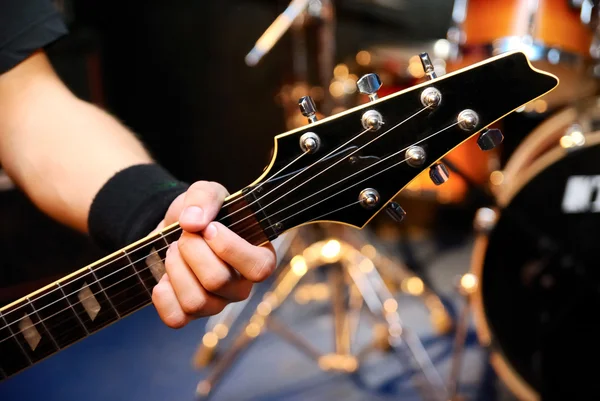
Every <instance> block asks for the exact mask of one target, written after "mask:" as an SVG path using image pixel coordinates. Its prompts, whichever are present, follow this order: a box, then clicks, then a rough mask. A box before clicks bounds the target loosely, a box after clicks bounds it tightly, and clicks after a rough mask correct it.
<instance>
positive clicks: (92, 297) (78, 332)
mask: <svg viewBox="0 0 600 401" xmlns="http://www.w3.org/2000/svg"><path fill="white" fill-rule="evenodd" d="M226 205H227V206H225V207H223V208H222V209H221V212H220V213H219V216H218V217H217V220H218V219H219V218H222V217H224V216H228V215H231V214H232V213H233V212H235V211H238V212H237V213H235V214H233V215H231V217H227V218H226V219H225V221H223V223H224V224H225V225H232V224H233V223H235V222H236V221H237V222H239V224H235V225H233V227H232V230H233V231H235V232H237V233H238V234H239V235H241V236H242V237H244V238H245V239H247V240H248V241H249V242H251V243H253V244H256V245H259V244H262V243H264V242H266V241H267V238H266V236H265V235H264V233H263V231H262V228H261V226H260V224H257V220H256V219H255V218H254V214H253V212H252V210H251V208H249V207H248V208H244V206H246V205H247V202H246V201H245V200H244V198H243V197H241V196H238V197H237V198H235V199H234V200H229V201H228V202H227V203H226ZM241 209H243V210H241ZM240 220H243V221H240ZM180 235H181V229H180V227H179V225H177V224H176V225H173V226H170V227H168V228H166V229H165V230H163V231H162V232H159V233H156V234H154V235H152V236H149V237H147V238H145V239H143V240H141V241H138V242H137V243H135V244H132V245H130V246H128V247H126V248H124V249H122V250H120V251H117V252H115V253H113V254H111V255H110V256H108V257H106V258H104V259H102V260H100V261H98V262H96V263H94V264H92V265H90V266H87V267H85V268H83V269H81V270H78V271H76V272H75V273H73V274H71V275H69V276H67V277H65V278H63V279H61V280H59V281H57V282H55V283H52V284H50V285H48V286H46V287H44V288H43V289H41V290H39V291H36V292H34V293H32V294H30V295H28V296H26V297H24V298H21V299H20V300H18V301H16V302H14V303H12V304H10V305H8V306H6V307H4V308H2V309H0V381H1V380H4V379H6V378H8V377H10V376H12V375H14V374H16V373H18V372H20V371H21V370H23V369H25V368H28V367H30V366H32V365H34V364H35V363H37V362H39V361H41V360H42V359H45V358H47V357H49V356H51V355H53V354H55V353H57V352H58V351H60V350H62V349H64V348H66V347H68V346H70V345H72V344H73V343H75V342H77V341H79V340H81V339H83V338H85V337H87V336H89V335H90V334H93V333H95V332H96V331H98V330H101V329H103V328H105V327H107V326H108V325H110V324H112V323H114V322H116V321H117V320H119V319H121V318H123V317H125V316H127V315H129V314H131V313H132V312H135V311H137V310H139V309H141V308H142V307H144V306H146V305H148V304H150V303H151V300H152V289H153V287H154V286H155V285H156V284H157V283H158V281H159V280H160V278H161V277H162V275H163V274H164V272H165V266H164V263H163V261H164V259H165V256H166V251H167V248H168V246H169V244H171V243H172V242H173V241H176V240H177V239H178V238H179V236H180Z"/></svg>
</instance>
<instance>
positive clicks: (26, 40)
mask: <svg viewBox="0 0 600 401" xmlns="http://www.w3.org/2000/svg"><path fill="white" fill-rule="evenodd" d="M66 33H67V28H66V26H65V24H64V22H63V19H62V15H61V14H60V12H59V11H58V10H57V9H56V7H55V6H54V4H53V3H52V1H51V0H0V74H2V73H4V72H6V71H8V70H10V69H11V68H13V67H14V66H15V65H17V64H19V63H20V62H21V61H23V60H25V59H26V58H27V57H29V56H30V55H31V54H33V53H34V52H35V51H37V50H39V49H41V48H43V47H45V46H47V45H49V44H50V43H52V42H54V41H55V40H56V39H58V38H60V37H61V36H63V35H65V34H66Z"/></svg>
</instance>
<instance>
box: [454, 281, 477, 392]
mask: <svg viewBox="0 0 600 401" xmlns="http://www.w3.org/2000/svg"><path fill="white" fill-rule="evenodd" d="M477 283H478V280H477V277H476V276H475V275H474V274H472V273H466V274H464V275H463V276H461V277H460V279H459V280H458V283H457V285H456V288H457V291H458V293H459V294H460V295H461V296H462V297H463V307H462V309H461V311H460V315H459V317H458V322H457V324H456V333H455V336H454V344H453V350H452V359H451V366H450V374H449V376H448V395H449V396H448V400H449V401H462V400H463V399H464V397H463V396H461V395H460V388H459V384H460V370H461V368H462V360H463V354H464V348H465V341H466V339H467V332H468V329H469V316H470V315H471V301H470V296H471V294H473V292H475V290H476V289H477Z"/></svg>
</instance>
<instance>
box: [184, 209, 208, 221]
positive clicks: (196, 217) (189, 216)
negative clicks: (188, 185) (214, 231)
mask: <svg viewBox="0 0 600 401" xmlns="http://www.w3.org/2000/svg"><path fill="white" fill-rule="evenodd" d="M203 215H204V212H203V211H202V209H201V208H199V207H198V206H188V207H186V208H185V209H183V212H182V213H181V216H179V220H185V221H186V223H191V222H194V223H200V222H201V221H202V216H203Z"/></svg>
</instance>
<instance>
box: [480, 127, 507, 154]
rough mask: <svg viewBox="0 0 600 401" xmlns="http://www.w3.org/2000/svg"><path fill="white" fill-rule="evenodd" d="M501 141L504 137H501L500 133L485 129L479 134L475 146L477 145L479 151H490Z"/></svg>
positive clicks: (493, 129) (494, 129) (495, 130)
mask: <svg viewBox="0 0 600 401" xmlns="http://www.w3.org/2000/svg"><path fill="white" fill-rule="evenodd" d="M503 140H504V135H502V131H500V130H499V129H497V128H491V129H488V128H485V129H483V131H481V133H480V134H479V138H477V145H479V149H481V150H492V149H494V148H495V147H496V146H498V145H500V144H501V143H502V141H503Z"/></svg>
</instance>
